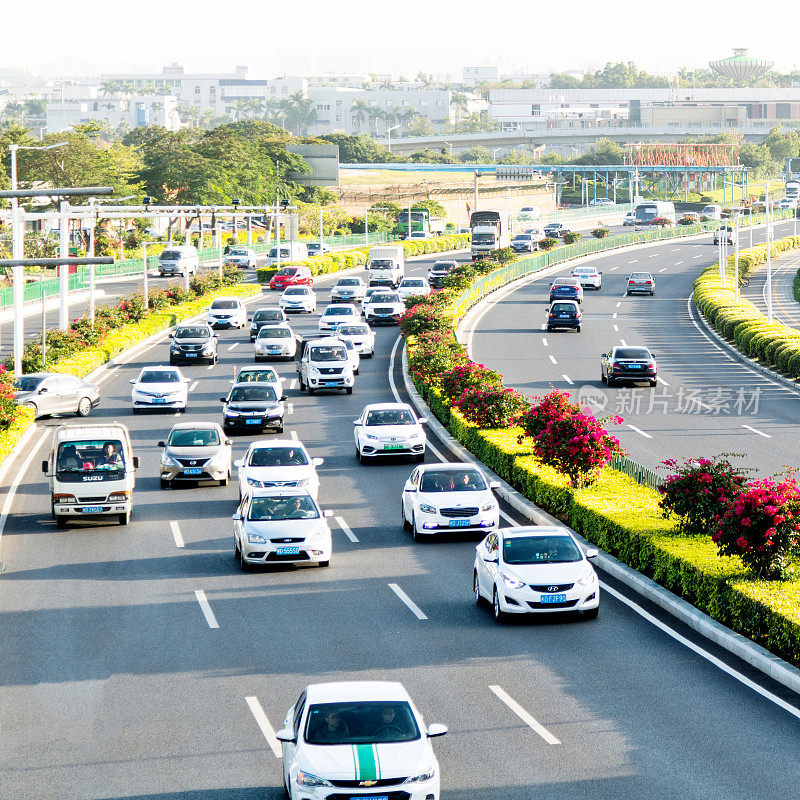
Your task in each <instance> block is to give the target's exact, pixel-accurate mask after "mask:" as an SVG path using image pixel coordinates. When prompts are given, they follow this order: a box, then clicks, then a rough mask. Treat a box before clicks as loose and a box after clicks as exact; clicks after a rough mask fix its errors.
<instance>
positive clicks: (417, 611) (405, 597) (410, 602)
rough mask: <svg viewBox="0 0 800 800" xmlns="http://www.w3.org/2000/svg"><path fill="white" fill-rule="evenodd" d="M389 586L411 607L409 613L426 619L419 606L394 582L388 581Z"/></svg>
mask: <svg viewBox="0 0 800 800" xmlns="http://www.w3.org/2000/svg"><path fill="white" fill-rule="evenodd" d="M389 588H390V589H391V590H392V591H393V592H394V593H395V594H396V595H397V596H398V597H399V598H400V599H401V600H402V601H403V602H404V603H405V604H406V605H407V606H408V608H410V609H411V613H412V614H413V615H414V616H415V617H416V618H417V619H428V618H427V617H426V616H425V614H423V613H422V610H421V609H420V607H419V606H418V605H417V604H416V603H415V602H414V601H413V600H412V599H411V598H410V597H409V596H408V595H407V594H406V593H405V592H404V591H403V590H402V589H401V588H400V587H399V586H398V585H397V584H396V583H390V584H389Z"/></svg>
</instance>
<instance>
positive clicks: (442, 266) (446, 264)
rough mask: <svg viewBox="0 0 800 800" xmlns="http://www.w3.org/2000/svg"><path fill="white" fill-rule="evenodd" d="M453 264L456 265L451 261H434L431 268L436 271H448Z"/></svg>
mask: <svg viewBox="0 0 800 800" xmlns="http://www.w3.org/2000/svg"><path fill="white" fill-rule="evenodd" d="M454 266H456V265H455V263H454V262H452V261H436V262H435V263H434V265H433V269H435V270H436V271H437V272H449V271H450V270H451V269H453V267H454Z"/></svg>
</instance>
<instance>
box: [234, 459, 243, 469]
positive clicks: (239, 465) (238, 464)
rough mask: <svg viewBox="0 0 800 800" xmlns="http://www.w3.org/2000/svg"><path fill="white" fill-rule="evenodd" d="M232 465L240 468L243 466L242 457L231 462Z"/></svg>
mask: <svg viewBox="0 0 800 800" xmlns="http://www.w3.org/2000/svg"><path fill="white" fill-rule="evenodd" d="M233 466H234V467H239V469H241V468H242V467H243V466H244V459H243V458H240V459H238V460H237V461H234V462H233Z"/></svg>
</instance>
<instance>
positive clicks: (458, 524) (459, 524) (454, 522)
mask: <svg viewBox="0 0 800 800" xmlns="http://www.w3.org/2000/svg"><path fill="white" fill-rule="evenodd" d="M471 524H472V520H470V519H451V520H450V527H451V528H468V527H469V526H470V525H471Z"/></svg>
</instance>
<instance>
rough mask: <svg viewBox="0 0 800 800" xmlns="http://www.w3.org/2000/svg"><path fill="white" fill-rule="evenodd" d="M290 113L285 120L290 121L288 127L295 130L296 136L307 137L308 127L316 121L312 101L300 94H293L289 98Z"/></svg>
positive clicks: (315, 112)
mask: <svg viewBox="0 0 800 800" xmlns="http://www.w3.org/2000/svg"><path fill="white" fill-rule="evenodd" d="M289 102H290V104H291V106H290V107H291V111H290V112H289V114H287V118H288V119H290V120H291V122H290V127H294V128H296V130H297V133H298V135H307V134H308V128H309V126H311V125H313V124H314V123H315V122H316V121H317V109H316V108H315V107H314V101H313V100H311V99H310V98H308V97H303V93H302V92H295V93H294V94H292V95H290V96H289Z"/></svg>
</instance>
